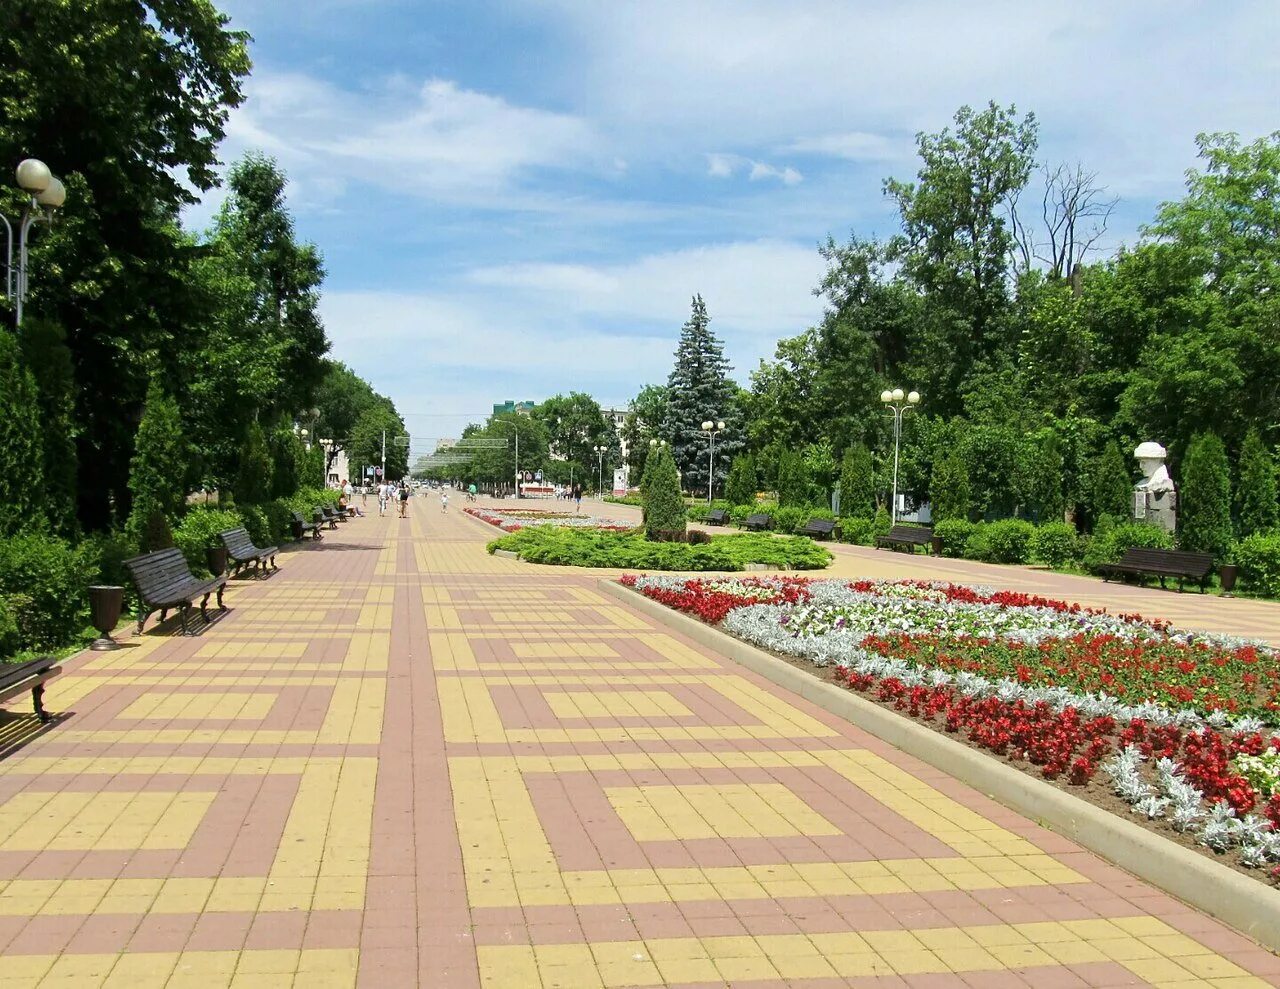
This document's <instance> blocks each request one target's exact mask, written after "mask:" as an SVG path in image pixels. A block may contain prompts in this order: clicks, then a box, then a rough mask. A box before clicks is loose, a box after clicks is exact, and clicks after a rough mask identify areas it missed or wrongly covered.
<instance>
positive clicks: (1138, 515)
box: [1133, 440, 1178, 532]
mask: <svg viewBox="0 0 1280 989" xmlns="http://www.w3.org/2000/svg"><path fill="white" fill-rule="evenodd" d="M1168 455H1169V454H1168V451H1167V450H1165V448H1164V447H1162V446H1161V445H1160V444H1159V443H1154V442H1152V441H1151V440H1148V441H1147V442H1145V443H1139V444H1138V446H1137V448H1136V449H1135V450H1134V451H1133V456H1134V458H1135V459H1136V460H1137V461H1138V469H1139V470H1140V471H1142V480H1141V481H1139V482H1138V483H1137V484H1135V485H1134V486H1133V517H1134V518H1135V519H1141V520H1142V521H1144V522H1152V523H1154V524H1156V525H1158V526H1160V527H1161V528H1163V529H1167V530H1168V531H1169V532H1173V531H1174V528H1175V527H1176V525H1177V504H1178V493H1177V489H1176V488H1175V487H1174V484H1173V478H1172V477H1170V476H1169V468H1168V467H1166V466H1165V463H1164V461H1165V457H1167V456H1168Z"/></svg>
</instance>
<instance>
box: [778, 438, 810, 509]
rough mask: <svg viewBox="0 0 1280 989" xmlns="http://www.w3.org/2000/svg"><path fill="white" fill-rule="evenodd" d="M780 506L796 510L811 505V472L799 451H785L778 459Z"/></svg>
mask: <svg viewBox="0 0 1280 989" xmlns="http://www.w3.org/2000/svg"><path fill="white" fill-rule="evenodd" d="M777 489H778V504H779V505H781V506H784V507H787V508H794V507H797V506H803V505H808V504H809V495H810V492H809V471H808V469H807V468H806V467H805V464H804V456H803V454H801V453H800V451H798V450H783V451H782V453H781V454H780V455H779V457H778V481H777Z"/></svg>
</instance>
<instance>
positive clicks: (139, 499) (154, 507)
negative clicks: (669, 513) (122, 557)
mask: <svg viewBox="0 0 1280 989" xmlns="http://www.w3.org/2000/svg"><path fill="white" fill-rule="evenodd" d="M188 462H189V451H188V449H187V441H186V437H185V435H184V434H183V430H182V416H181V415H180V414H179V412H178V403H177V402H175V401H174V400H173V399H172V398H170V397H169V396H168V395H166V394H165V391H164V389H163V388H162V387H161V385H160V383H159V382H158V381H156V380H154V379H153V380H152V382H151V386H150V387H149V388H148V389H147V404H146V406H145V407H144V408H143V412H142V422H140V423H139V424H138V436H137V440H136V441H135V443H134V451H133V459H132V460H131V461H130V462H129V491H130V493H131V494H132V495H133V509H132V511H131V512H130V513H129V523H128V531H129V535H131V536H132V537H133V538H134V539H135V540H136V541H137V542H138V544H139V546H140V547H141V548H142V549H144V550H153V549H161V548H164V547H163V545H157V542H159V543H163V542H164V540H165V534H166V533H167V531H168V521H169V520H170V519H176V518H177V517H178V515H179V514H181V512H182V509H183V506H184V504H185V502H186V495H187V491H186V483H185V479H186V476H187V466H188ZM169 544H170V545H172V539H171V538H170V540H169Z"/></svg>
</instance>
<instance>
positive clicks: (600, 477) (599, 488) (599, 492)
mask: <svg viewBox="0 0 1280 989" xmlns="http://www.w3.org/2000/svg"><path fill="white" fill-rule="evenodd" d="M591 449H593V450H594V451H595V452H596V497H597V498H603V497H604V455H605V454H606V453H608V452H609V448H608V447H607V446H593V447H592V448H591Z"/></svg>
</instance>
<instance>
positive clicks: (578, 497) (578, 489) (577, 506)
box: [573, 483, 582, 512]
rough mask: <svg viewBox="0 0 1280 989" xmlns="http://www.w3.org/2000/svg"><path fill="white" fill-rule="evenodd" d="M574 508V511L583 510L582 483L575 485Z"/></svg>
mask: <svg viewBox="0 0 1280 989" xmlns="http://www.w3.org/2000/svg"><path fill="white" fill-rule="evenodd" d="M573 510H574V512H581V511H582V485H581V484H580V483H579V484H575V485H574V486H573Z"/></svg>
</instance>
